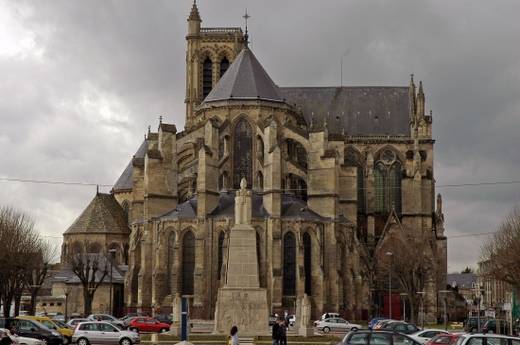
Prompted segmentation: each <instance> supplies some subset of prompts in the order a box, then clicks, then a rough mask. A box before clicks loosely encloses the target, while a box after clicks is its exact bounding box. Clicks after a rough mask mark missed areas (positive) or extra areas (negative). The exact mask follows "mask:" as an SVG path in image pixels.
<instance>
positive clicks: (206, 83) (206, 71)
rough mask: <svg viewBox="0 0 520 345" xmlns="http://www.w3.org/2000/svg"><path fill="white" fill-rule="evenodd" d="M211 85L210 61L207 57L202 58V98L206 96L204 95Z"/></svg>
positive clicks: (209, 90) (208, 91)
mask: <svg viewBox="0 0 520 345" xmlns="http://www.w3.org/2000/svg"><path fill="white" fill-rule="evenodd" d="M212 87H213V71H212V63H211V59H210V58H209V57H207V58H206V60H204V62H203V63H202V98H206V96H207V95H208V94H209V93H210V92H211V88H212Z"/></svg>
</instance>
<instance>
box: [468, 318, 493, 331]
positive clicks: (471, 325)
mask: <svg viewBox="0 0 520 345" xmlns="http://www.w3.org/2000/svg"><path fill="white" fill-rule="evenodd" d="M488 319H489V318H487V317H481V318H480V330H482V326H484V324H485V323H486V321H487V320H488ZM478 322H479V318H478V317H475V316H472V317H469V318H467V319H466V320H465V321H464V330H465V331H466V332H471V333H474V332H478V331H479V327H478Z"/></svg>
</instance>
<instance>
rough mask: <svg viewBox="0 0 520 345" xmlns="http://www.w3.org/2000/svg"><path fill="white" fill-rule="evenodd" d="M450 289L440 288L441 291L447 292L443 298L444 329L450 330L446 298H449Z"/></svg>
mask: <svg viewBox="0 0 520 345" xmlns="http://www.w3.org/2000/svg"><path fill="white" fill-rule="evenodd" d="M450 292H451V291H450V290H439V293H442V294H445V295H444V298H443V299H442V304H443V306H444V317H443V318H444V330H445V331H447V330H448V314H447V313H446V299H447V298H448V295H447V294H448V293H450Z"/></svg>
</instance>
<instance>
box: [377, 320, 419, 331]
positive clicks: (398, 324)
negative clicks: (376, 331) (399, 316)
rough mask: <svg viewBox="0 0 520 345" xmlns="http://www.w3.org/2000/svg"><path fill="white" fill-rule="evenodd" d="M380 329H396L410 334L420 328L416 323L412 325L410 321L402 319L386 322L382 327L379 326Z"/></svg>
mask: <svg viewBox="0 0 520 345" xmlns="http://www.w3.org/2000/svg"><path fill="white" fill-rule="evenodd" d="M381 329H382V330H387V331H396V332H399V333H403V334H412V333H415V332H417V331H419V330H420V328H419V327H417V326H416V325H412V324H411V323H408V322H404V321H393V322H388V323H386V324H385V325H384V326H383V327H381Z"/></svg>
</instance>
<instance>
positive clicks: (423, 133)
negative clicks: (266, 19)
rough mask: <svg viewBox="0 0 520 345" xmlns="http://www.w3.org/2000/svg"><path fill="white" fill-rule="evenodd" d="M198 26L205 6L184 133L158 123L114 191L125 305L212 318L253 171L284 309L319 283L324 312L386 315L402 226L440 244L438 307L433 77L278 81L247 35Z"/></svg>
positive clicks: (192, 21)
mask: <svg viewBox="0 0 520 345" xmlns="http://www.w3.org/2000/svg"><path fill="white" fill-rule="evenodd" d="M201 22H202V20H201V18H200V15H199V11H198V8H197V6H196V5H195V4H194V5H193V8H192V10H191V13H190V15H189V18H188V34H187V36H186V41H187V49H186V98H185V103H186V126H185V128H184V130H178V129H177V128H176V126H175V125H174V124H168V123H165V122H163V121H162V119H161V120H160V121H159V124H158V127H157V131H149V133H148V134H147V136H146V138H145V140H144V141H143V142H142V144H141V146H140V147H139V149H138V150H137V152H136V153H135V155H134V156H133V157H132V159H131V160H130V162H129V164H128V166H127V167H126V169H125V170H124V172H123V174H122V175H121V177H120V178H119V180H118V181H117V182H116V184H115V185H114V187H113V189H112V192H111V194H112V196H113V197H114V198H115V200H117V202H118V203H119V204H120V205H121V207H122V209H123V210H124V211H125V212H126V213H127V215H128V227H129V229H130V231H129V232H130V234H129V236H128V238H125V239H123V240H121V241H122V245H121V246H120V250H121V251H124V253H123V254H121V255H120V257H121V258H125V261H126V263H127V264H128V271H127V273H126V277H125V304H126V307H127V308H128V310H129V311H135V310H139V311H144V312H154V311H155V312H157V311H158V310H161V312H168V311H171V308H172V301H173V299H174V298H175V297H176V296H186V297H188V298H189V303H190V313H191V317H192V318H203V319H211V318H213V315H214V312H215V304H216V297H217V291H218V288H219V287H221V286H222V285H223V281H222V279H221V278H222V277H223V276H224V275H225V272H226V265H225V264H224V263H225V262H227V260H226V258H227V245H228V238H229V237H228V236H229V230H230V228H231V227H232V226H233V224H234V200H235V191H236V190H237V189H238V188H239V183H240V180H241V179H242V178H245V180H246V181H247V188H248V189H249V190H252V206H253V209H252V225H253V226H254V228H255V229H256V247H257V252H258V255H257V261H258V267H259V280H260V285H261V287H264V288H266V289H267V294H268V303H269V306H268V307H269V310H270V311H271V312H281V311H283V310H294V306H295V303H296V300H297V298H299V297H301V296H303V294H307V295H308V296H309V299H310V301H311V303H312V315H313V317H317V316H318V315H319V314H321V313H322V312H327V311H340V312H342V313H344V314H345V316H346V317H349V318H353V319H360V318H364V317H367V316H368V315H369V313H374V308H375V307H374V306H375V305H376V304H378V303H379V307H380V308H382V305H383V304H384V301H383V300H382V299H381V298H382V297H381V296H382V295H383V293H384V291H386V288H387V285H383V284H382V283H381V281H382V279H386V276H384V277H378V276H377V275H375V276H374V274H372V273H373V272H375V268H374V266H373V263H374V262H377V258H378V257H380V256H381V255H384V254H385V253H386V252H388V251H389V250H391V251H394V252H396V253H397V252H398V251H399V248H393V247H392V246H391V242H390V241H388V243H387V240H388V239H389V238H393V237H396V236H397V237H400V238H401V239H402V240H403V241H404V242H405V243H413V241H418V242H421V243H427V244H428V250H427V255H428V257H429V259H430V261H431V263H432V270H431V274H430V276H429V277H428V278H427V286H426V288H425V296H426V298H425V305H424V307H425V311H426V314H427V315H428V316H429V317H430V318H434V317H436V315H437V314H436V313H437V305H438V303H437V295H438V294H437V291H438V290H440V289H444V288H445V284H446V269H447V266H446V265H447V264H446V255H447V254H446V237H445V236H444V226H443V221H444V217H443V215H442V209H441V207H440V204H441V202H440V197H439V202H438V205H437V207H436V202H435V199H436V198H435V179H434V167H433V166H434V165H433V152H434V151H433V148H434V140H433V139H432V131H431V128H432V115H431V113H429V114H428V113H426V112H425V95H424V92H423V88H422V84H421V83H419V86H418V87H416V85H415V83H414V81H413V78H412V79H411V80H410V83H409V85H408V86H402V87H401V86H399V87H388V86H382V87H312V86H311V87H281V86H278V85H276V84H275V83H274V82H273V80H272V79H271V77H270V76H269V75H268V73H267V72H266V71H265V69H264V68H263V67H262V65H261V63H260V62H259V60H258V59H257V58H256V56H255V55H254V53H253V52H252V50H251V49H249V48H248V45H247V32H246V34H244V33H243V31H242V29H240V28H227V27H226V28H225V27H218V28H205V27H202V26H201ZM390 235H392V236H390ZM66 241H69V242H71V241H73V238H72V237H71V236H69V237H68V238H67V239H66ZM123 242H124V244H123ZM394 283H395V287H394V288H395V289H397V288H398V284H397V282H394ZM396 292H397V295H399V294H398V292H399V291H398V290H396ZM378 296H379V297H378ZM378 298H379V302H378ZM371 309H372V310H371ZM379 311H380V312H382V309H380V310H379Z"/></svg>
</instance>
